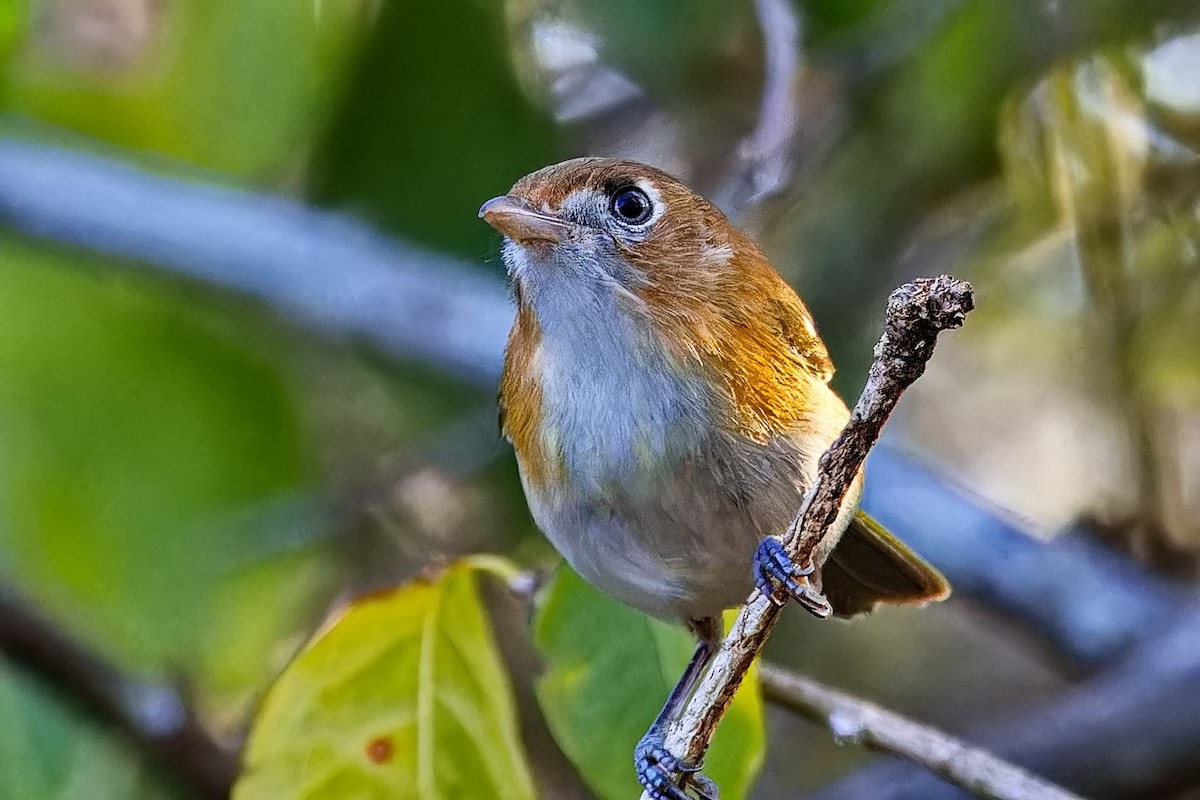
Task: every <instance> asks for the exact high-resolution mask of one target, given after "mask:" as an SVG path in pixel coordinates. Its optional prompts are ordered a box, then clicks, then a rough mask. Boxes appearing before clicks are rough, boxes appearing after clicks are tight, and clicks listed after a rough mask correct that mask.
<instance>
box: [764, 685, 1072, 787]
mask: <svg viewBox="0 0 1200 800" xmlns="http://www.w3.org/2000/svg"><path fill="white" fill-rule="evenodd" d="M758 675H759V678H760V679H761V680H762V687H763V694H764V696H765V697H766V698H767V699H768V700H771V701H774V702H776V703H779V704H780V705H783V706H785V707H787V708H789V709H791V710H792V711H795V712H796V713H798V714H800V715H802V716H804V717H807V718H808V719H810V720H812V721H813V722H816V723H817V724H819V725H823V726H825V727H826V728H828V729H829V730H830V732H832V733H833V735H834V736H835V737H836V738H837V740H838V741H839V742H850V743H854V744H862V745H865V746H867V747H870V748H872V749H874V750H880V751H883V752H885V753H892V754H894V755H898V756H902V757H904V758H906V759H908V760H909V761H911V762H913V763H914V764H920V765H921V766H923V767H925V768H926V769H928V770H931V771H932V772H935V773H937V774H938V775H941V776H943V777H944V778H945V779H946V780H948V781H950V782H951V783H953V784H956V785H958V786H962V787H963V788H965V789H967V790H968V791H970V792H971V793H972V794H974V795H976V796H978V797H990V798H996V800H1079V798H1078V796H1077V795H1074V794H1071V793H1070V792H1068V791H1065V790H1064V789H1060V788H1059V787H1057V786H1053V785H1051V784H1048V783H1046V782H1045V781H1042V780H1040V779H1038V778H1037V777H1035V776H1034V775H1032V774H1030V773H1028V772H1026V771H1025V770H1023V769H1021V768H1020V767H1015V766H1013V765H1012V764H1009V763H1007V762H1006V761H1002V760H1001V759H999V758H996V757H995V756H993V755H992V754H991V753H987V752H984V751H983V750H980V749H978V748H974V747H971V746H969V745H967V744H964V743H963V742H961V741H959V740H958V739H955V738H954V737H952V736H948V735H946V734H944V733H942V732H941V731H939V730H936V729H934V728H930V727H928V726H925V725H921V724H919V723H916V722H913V721H912V720H910V719H905V718H904V717H902V716H900V715H899V714H896V713H895V712H892V711H888V710H887V709H885V708H881V707H879V706H877V705H875V704H874V703H868V702H867V701H865V700H861V699H859V698H857V697H852V696H850V695H848V694H845V693H843V692H839V691H837V690H836V689H832V688H830V687H828V686H825V685H823V684H821V683H818V682H817V681H814V680H812V679H811V678H806V677H803V676H801V675H797V674H795V673H793V672H789V671H788V670H785V669H782V668H781V667H778V666H776V665H774V664H769V663H762V664H760V665H759V668H758ZM864 796H865V795H864Z"/></svg>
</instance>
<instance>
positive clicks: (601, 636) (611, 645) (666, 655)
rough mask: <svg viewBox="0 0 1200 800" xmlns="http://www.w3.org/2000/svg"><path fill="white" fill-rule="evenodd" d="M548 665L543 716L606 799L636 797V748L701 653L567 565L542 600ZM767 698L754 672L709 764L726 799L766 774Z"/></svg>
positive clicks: (542, 683) (540, 635) (539, 631)
mask: <svg viewBox="0 0 1200 800" xmlns="http://www.w3.org/2000/svg"><path fill="white" fill-rule="evenodd" d="M533 635H534V642H535V643H536V645H537V647H538V649H539V650H540V651H541V653H542V655H543V657H544V658H545V659H546V663H547V669H546V672H545V674H544V675H543V676H542V677H541V679H540V680H539V681H538V685H537V696H538V701H539V702H540V704H541V708H542V713H543V714H545V715H546V720H547V722H548V723H549V725H550V730H551V731H552V732H553V734H554V738H555V739H556V740H557V741H558V744H559V746H561V747H562V749H563V751H564V752H565V753H566V754H567V756H568V757H569V758H570V759H571V761H572V762H574V764H575V766H576V767H577V768H578V769H579V771H580V773H581V774H582V775H583V777H584V779H585V780H586V781H587V782H588V785H590V786H591V787H592V789H593V790H594V791H595V792H596V793H597V795H599V796H600V797H603V798H606V800H607V799H608V798H612V800H618V798H619V799H620V800H629V798H631V797H637V791H638V787H637V781H636V778H635V776H634V774H633V748H634V745H635V744H636V743H637V741H638V739H640V738H641V737H642V735H643V734H644V733H645V732H646V729H647V728H648V727H649V726H650V723H651V722H652V721H653V720H654V717H655V715H656V714H658V710H659V708H660V707H661V705H662V703H663V701H664V700H666V698H667V695H668V694H669V693H670V691H671V688H672V687H673V686H674V685H675V681H676V680H677V679H678V678H679V676H680V675H681V674H682V673H683V668H684V666H685V665H686V664H687V661H688V659H689V658H690V657H691V654H692V651H693V650H694V648H695V641H694V640H693V638H692V637H691V635H690V634H688V633H687V631H685V630H684V629H683V628H680V627H676V626H672V625H668V624H667V623H665V622H660V621H658V620H655V619H651V618H650V617H647V616H645V615H643V614H641V613H639V612H637V611H635V610H633V609H631V608H629V607H627V606H623V605H621V604H620V603H618V602H617V601H615V600H613V599H611V598H609V597H608V596H606V595H604V594H601V593H600V592H599V591H597V590H596V589H594V588H592V587H591V586H590V585H588V584H587V583H585V582H584V581H583V579H582V578H580V577H579V576H578V575H576V574H575V573H574V572H573V571H571V570H570V569H569V568H567V567H566V566H564V567H562V568H561V569H560V570H559V571H558V573H557V574H556V575H555V578H554V580H553V581H552V582H551V583H550V585H549V586H547V587H546V590H545V591H544V592H543V594H542V596H541V598H540V601H539V604H538V610H537V613H536V615H535V617H534V621H533ZM764 740H765V737H764V734H763V714H762V700H761V697H760V694H759V689H758V680H757V674H756V673H754V672H752V673H751V674H750V675H748V676H747V678H746V681H745V682H744V683H743V684H742V688H741V691H739V692H738V694H737V697H736V698H735V699H734V701H733V705H732V706H730V708H729V713H728V714H727V715H726V717H725V720H724V722H722V723H721V727H720V728H718V729H717V735H716V737H715V738H714V740H713V744H712V748H711V749H710V750H709V753H708V756H707V758H706V759H705V763H704V771H705V773H706V774H707V775H708V776H709V777H710V778H712V779H713V780H715V781H716V782H717V785H718V786H720V788H721V797H722V798H724V799H725V800H738V798H742V797H745V796H746V794H747V792H748V791H749V789H750V786H751V785H752V784H753V782H754V778H755V776H756V775H757V774H758V770H759V767H761V766H762V759H763V752H764V746H765V745H764Z"/></svg>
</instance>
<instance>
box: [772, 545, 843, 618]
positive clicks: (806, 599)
mask: <svg viewBox="0 0 1200 800" xmlns="http://www.w3.org/2000/svg"><path fill="white" fill-rule="evenodd" d="M813 570H814V567H813V565H812V564H806V565H805V566H803V567H800V566H798V565H797V564H796V562H794V561H792V557H791V556H789V555H788V553H787V550H784V549H783V542H781V541H780V540H779V539H778V537H775V536H767V537H766V538H764V539H763V540H762V541H761V542H759V543H758V549H757V550H755V551H754V584H755V586H757V587H758V588H759V591H761V592H762V593H763V594H765V595H766V596H767V597H770V598H771V599H772V600H775V599H776V591H777V590H778V589H779V588H780V587H783V588H785V589H787V592H788V594H789V595H790V596H792V597H794V598H796V600H797V601H798V602H799V603H800V605H802V606H804V607H805V608H806V609H807V610H808V611H809V613H811V614H812V615H813V616H816V617H821V618H822V619H824V618H825V617H828V616H830V615H831V614H833V608H832V607H831V606H830V605H829V601H828V600H826V599H825V595H823V594H821V593H820V592H819V591H817V589H816V587H814V586H813V585H812V584H811V583H810V582H809V580H808V576H809V575H811V574H812V573H813ZM777 602H778V601H777ZM784 602H786V601H784Z"/></svg>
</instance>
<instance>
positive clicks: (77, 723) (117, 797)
mask: <svg viewBox="0 0 1200 800" xmlns="http://www.w3.org/2000/svg"><path fill="white" fill-rule="evenodd" d="M0 774H2V775H3V776H4V777H3V780H0V800H40V798H56V800H85V798H86V800H167V798H172V797H179V796H181V795H180V793H178V792H176V791H175V789H174V787H170V786H169V785H168V784H167V783H165V782H164V781H163V780H162V778H161V777H160V776H159V775H157V774H155V773H154V772H153V771H151V770H150V769H148V768H147V766H146V765H145V763H144V760H143V757H142V755H141V754H139V753H138V752H137V749H136V748H135V747H134V746H133V745H132V744H130V743H128V742H126V741H124V740H123V739H121V738H119V737H114V736H111V735H109V732H108V731H107V730H106V729H105V728H104V727H103V726H102V725H101V724H99V723H97V722H96V721H95V720H93V719H91V718H89V717H88V716H87V715H86V714H84V713H82V712H81V711H80V710H79V709H77V708H75V707H74V706H72V705H70V704H69V703H66V702H64V701H63V700H62V699H61V698H60V697H58V696H56V695H55V693H54V692H52V691H49V690H48V689H46V687H44V686H42V685H41V683H40V682H39V681H38V680H36V679H35V678H33V677H32V676H30V675H28V674H26V673H25V672H24V671H22V670H20V669H17V668H16V667H14V666H12V665H10V664H9V663H8V662H6V661H4V660H2V659H0Z"/></svg>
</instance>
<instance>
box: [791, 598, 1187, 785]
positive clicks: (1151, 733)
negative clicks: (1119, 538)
mask: <svg viewBox="0 0 1200 800" xmlns="http://www.w3.org/2000/svg"><path fill="white" fill-rule="evenodd" d="M1197 643H1200V608H1196V607H1193V608H1191V609H1190V610H1189V611H1188V612H1185V613H1183V614H1182V615H1181V616H1180V618H1179V620H1178V622H1177V623H1176V624H1175V625H1174V626H1173V627H1172V628H1171V629H1170V630H1169V631H1167V632H1165V633H1164V634H1162V635H1159V636H1156V637H1154V638H1152V639H1150V640H1148V641H1146V642H1145V643H1143V644H1142V645H1141V646H1140V647H1138V648H1137V649H1135V650H1134V651H1133V653H1131V654H1130V655H1129V657H1128V658H1127V659H1125V660H1123V661H1122V662H1121V663H1119V664H1116V665H1114V666H1112V667H1111V668H1109V669H1108V670H1106V671H1105V672H1102V673H1100V674H1098V675H1096V676H1095V677H1093V678H1090V679H1088V680H1086V681H1084V682H1082V683H1080V684H1077V685H1075V686H1072V687H1070V688H1068V689H1066V690H1065V691H1064V692H1062V693H1061V694H1060V695H1058V696H1056V697H1055V698H1054V699H1053V700H1050V701H1049V702H1047V703H1045V704H1044V705H1039V707H1038V708H1036V709H1035V710H1033V711H1029V712H1026V713H1023V714H1019V715H1017V716H1015V717H1010V718H1009V719H1008V720H1006V721H1003V722H1000V723H991V724H989V725H986V726H983V727H981V728H979V729H977V730H975V731H972V732H971V733H970V735H969V738H970V740H971V741H973V742H976V743H978V744H979V745H980V746H982V747H985V748H987V749H988V751H990V752H992V753H995V754H996V755H997V756H999V757H1001V758H1003V759H1006V760H1007V761H1009V762H1011V763H1014V764H1019V765H1021V766H1022V767H1025V768H1026V769H1030V770H1033V771H1034V772H1036V773H1037V774H1039V775H1042V776H1045V777H1046V778H1047V779H1049V780H1052V781H1055V782H1057V783H1058V784H1060V785H1062V786H1068V787H1070V788H1071V789H1073V790H1074V791H1077V792H1079V793H1081V794H1082V795H1084V796H1085V797H1090V798H1134V797H1137V798H1143V797H1171V796H1174V794H1176V793H1178V792H1180V791H1182V790H1183V789H1184V788H1186V787H1189V786H1194V785H1195V784H1196V783H1197V782H1200V759H1197V758H1196V754H1197V753H1200V724H1197V722H1198V721H1200V691H1197V689H1196V687H1197V686H1200V646H1197ZM864 797H869V798H871V800H911V798H921V800H964V794H963V792H962V791H960V790H958V789H955V788H954V787H952V786H950V785H948V784H946V783H945V782H943V781H941V780H939V779H938V778H937V777H935V776H933V775H931V774H930V773H929V772H927V771H926V770H924V769H922V768H920V767H916V766H914V765H912V764H909V763H905V762H902V761H896V760H892V759H888V760H887V761H883V762H881V763H877V764H874V765H872V766H869V767H866V768H865V769H863V770H860V771H859V772H856V773H854V774H853V775H851V776H850V777H848V778H846V779H844V780H842V781H840V782H838V783H836V784H834V785H833V786H830V787H828V788H826V789H824V790H822V791H820V792H817V793H815V794H814V795H812V798H813V800H859V799H860V798H864Z"/></svg>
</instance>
